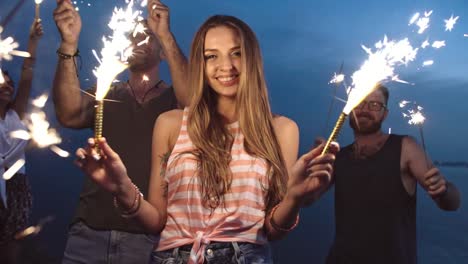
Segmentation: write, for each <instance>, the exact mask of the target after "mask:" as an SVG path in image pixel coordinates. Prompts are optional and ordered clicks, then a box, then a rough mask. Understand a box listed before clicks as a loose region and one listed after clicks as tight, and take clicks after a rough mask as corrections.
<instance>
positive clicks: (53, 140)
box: [10, 94, 70, 158]
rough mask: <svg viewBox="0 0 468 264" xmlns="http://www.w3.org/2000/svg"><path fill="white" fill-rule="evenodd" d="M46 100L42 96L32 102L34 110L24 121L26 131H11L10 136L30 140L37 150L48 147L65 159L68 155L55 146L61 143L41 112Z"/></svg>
mask: <svg viewBox="0 0 468 264" xmlns="http://www.w3.org/2000/svg"><path fill="white" fill-rule="evenodd" d="M47 98H48V96H47V95H46V94H43V95H41V96H39V97H38V98H36V99H34V100H32V104H33V106H35V107H36V109H34V111H33V112H32V113H31V114H30V115H28V116H27V118H26V119H25V124H26V128H27V131H26V130H17V131H13V132H11V134H10V136H11V137H12V138H19V139H23V140H32V141H33V142H34V143H35V144H36V145H37V146H38V147H39V148H46V147H48V148H49V149H50V150H51V151H53V152H55V153H56V154H57V155H59V156H60V157H64V158H65V157H68V156H69V155H70V154H69V153H68V152H66V151H64V150H62V149H60V148H59V147H58V146H57V145H58V144H60V143H61V142H62V139H61V138H60V136H59V134H58V133H57V131H56V130H55V129H53V128H50V124H49V122H48V121H47V119H46V114H45V113H44V111H42V108H43V107H44V105H45V103H46V101H47Z"/></svg>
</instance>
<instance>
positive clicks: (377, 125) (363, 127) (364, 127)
mask: <svg viewBox="0 0 468 264" xmlns="http://www.w3.org/2000/svg"><path fill="white" fill-rule="evenodd" d="M362 116H365V117H367V118H368V121H367V122H366V123H367V124H364V123H363V122H361V123H359V124H356V122H359V118H357V119H355V118H354V116H351V117H350V119H349V125H350V126H351V128H352V129H353V131H354V133H356V134H361V135H370V134H374V133H376V132H378V131H380V129H381V128H382V122H383V120H380V121H376V120H375V119H374V118H373V117H372V116H370V115H369V114H366V113H361V114H360V115H359V117H362Z"/></svg>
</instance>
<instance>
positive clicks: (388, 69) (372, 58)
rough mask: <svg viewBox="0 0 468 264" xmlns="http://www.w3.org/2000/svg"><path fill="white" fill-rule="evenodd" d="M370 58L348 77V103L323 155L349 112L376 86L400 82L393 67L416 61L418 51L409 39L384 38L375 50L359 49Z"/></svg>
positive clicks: (336, 135) (376, 45)
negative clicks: (389, 82) (384, 82)
mask: <svg viewBox="0 0 468 264" xmlns="http://www.w3.org/2000/svg"><path fill="white" fill-rule="evenodd" d="M362 48H363V49H364V50H365V51H366V53H367V54H368V55H369V57H368V59H367V60H366V61H365V62H364V64H363V65H362V66H361V68H360V69H359V70H358V71H356V72H354V73H353V75H352V76H351V78H352V80H353V82H352V87H351V91H350V93H349V97H348V101H347V103H346V105H345V107H344V109H343V111H342V113H341V114H340V116H339V118H338V120H337V122H336V124H335V127H334V129H333V131H332V133H331V135H330V137H329V138H328V140H327V143H326V144H325V147H324V149H323V151H322V154H325V153H327V152H328V151H329V147H330V144H331V142H332V141H335V140H336V138H337V137H338V134H339V131H340V130H341V128H342V126H343V124H344V121H345V120H346V118H347V116H348V115H349V113H350V112H351V111H352V110H353V109H354V108H355V107H356V106H357V105H359V104H360V103H361V101H362V100H364V98H365V97H366V96H367V95H368V94H369V93H371V92H372V91H373V90H374V88H375V87H376V85H378V84H379V83H381V82H383V81H386V80H396V81H399V78H398V75H396V74H395V73H394V68H395V67H396V66H398V65H402V64H403V65H406V64H408V63H409V62H410V61H413V60H414V59H415V58H416V54H417V51H418V49H417V48H413V47H412V46H411V44H410V43H409V41H408V39H407V38H405V39H402V40H400V41H389V40H388V38H387V36H385V37H384V39H383V40H381V41H379V42H377V43H376V44H375V48H376V50H375V51H374V52H373V51H372V49H370V48H367V47H365V46H362Z"/></svg>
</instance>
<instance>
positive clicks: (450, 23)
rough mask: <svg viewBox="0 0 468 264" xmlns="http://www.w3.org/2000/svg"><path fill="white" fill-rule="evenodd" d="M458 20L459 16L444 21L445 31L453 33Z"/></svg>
mask: <svg viewBox="0 0 468 264" xmlns="http://www.w3.org/2000/svg"><path fill="white" fill-rule="evenodd" d="M458 18H459V17H458V16H457V17H453V15H451V16H450V18H449V19H444V22H445V31H452V29H453V26H454V25H455V23H457V20H458Z"/></svg>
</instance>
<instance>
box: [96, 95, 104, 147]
mask: <svg viewBox="0 0 468 264" xmlns="http://www.w3.org/2000/svg"><path fill="white" fill-rule="evenodd" d="M103 118H104V101H103V100H98V101H97V105H96V114H95V120H94V139H95V141H96V145H95V147H94V149H95V150H96V153H97V154H100V151H101V150H100V148H99V146H98V144H97V142H98V140H99V139H100V138H101V137H102V120H103Z"/></svg>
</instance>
